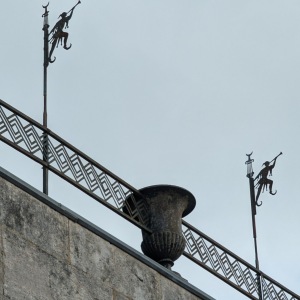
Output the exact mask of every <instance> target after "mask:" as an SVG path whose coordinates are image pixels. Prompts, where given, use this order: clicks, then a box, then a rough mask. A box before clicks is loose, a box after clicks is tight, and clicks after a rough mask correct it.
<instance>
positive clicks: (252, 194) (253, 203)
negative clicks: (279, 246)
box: [246, 153, 263, 300]
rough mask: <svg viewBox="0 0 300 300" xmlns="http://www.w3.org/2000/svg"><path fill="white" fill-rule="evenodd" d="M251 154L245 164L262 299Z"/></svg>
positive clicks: (260, 288) (261, 296) (261, 298)
mask: <svg viewBox="0 0 300 300" xmlns="http://www.w3.org/2000/svg"><path fill="white" fill-rule="evenodd" d="M251 155H252V153H251V154H247V156H248V160H247V161H246V165H247V177H248V178H249V188H250V201H251V216H252V230H253V240H254V251H255V267H256V269H257V271H258V272H257V286H258V297H259V300H263V291H262V286H261V274H260V270H259V260H258V248H257V234H256V220H255V216H256V202H255V187H254V178H253V175H254V172H253V168H252V162H253V161H254V160H253V159H251Z"/></svg>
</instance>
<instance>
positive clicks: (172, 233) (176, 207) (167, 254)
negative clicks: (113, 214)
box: [124, 185, 196, 269]
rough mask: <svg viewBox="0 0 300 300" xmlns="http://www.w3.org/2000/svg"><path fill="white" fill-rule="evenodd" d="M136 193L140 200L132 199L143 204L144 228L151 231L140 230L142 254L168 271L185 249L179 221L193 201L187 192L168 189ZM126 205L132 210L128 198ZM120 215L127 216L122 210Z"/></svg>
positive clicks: (174, 188) (156, 187)
mask: <svg viewBox="0 0 300 300" xmlns="http://www.w3.org/2000/svg"><path fill="white" fill-rule="evenodd" d="M139 192H140V194H142V195H143V197H141V196H139V195H135V201H136V203H140V201H144V202H145V203H144V204H145V205H144V207H146V208H147V209H146V212H144V214H146V217H145V218H144V219H145V220H146V224H145V225H146V227H147V228H149V229H150V230H151V233H149V232H147V231H145V230H142V235H143V241H142V244H141V248H142V251H143V253H144V254H145V255H147V256H148V257H150V258H152V259H153V260H155V261H157V262H158V263H160V264H161V265H163V266H165V267H166V268H168V269H171V267H172V266H173V265H174V261H175V260H176V259H178V258H179V257H180V256H181V255H182V253H183V251H184V248H185V239H184V237H183V234H182V228H181V219H182V217H184V216H186V215H188V214H189V213H190V212H191V211H192V210H193V209H194V207H195V205H196V200H195V198H194V196H193V195H192V194H191V193H190V192H189V191H187V190H185V189H183V188H180V187H178V186H172V185H155V186H149V187H145V188H143V189H140V190H139ZM126 201H127V206H128V205H130V207H132V203H129V202H130V201H131V200H130V198H128V199H126ZM124 212H125V213H126V212H128V211H127V209H126V208H124Z"/></svg>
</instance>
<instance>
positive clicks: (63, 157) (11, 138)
mask: <svg viewBox="0 0 300 300" xmlns="http://www.w3.org/2000/svg"><path fill="white" fill-rule="evenodd" d="M0 140H1V141H3V142H4V143H6V144H8V145H9V146H11V147H13V148H14V149H16V150H18V151H19V152H21V153H23V154H24V155H26V156H28V157H29V158H31V159H33V160H34V161H36V162H37V163H39V164H41V165H43V166H45V167H47V168H48V169H49V170H50V171H52V172H53V173H55V174H56V175H58V176H60V177H61V178H63V179H64V180H66V181H67V182H69V183H71V184H72V185H74V186H75V187H77V188H78V189H80V190H81V191H83V192H84V193H86V194H87V195H89V196H91V197H92V198H94V199H95V200H96V201H98V202H99V203H101V204H103V205H105V206H106V207H108V208H109V209H111V210H112V211H114V212H115V213H117V214H118V215H120V216H122V217H123V218H125V219H127V220H128V221H130V222H131V223H133V224H135V225H136V226H138V227H139V228H141V229H143V230H146V231H148V232H151V231H150V230H149V229H148V228H147V227H146V224H147V221H148V220H147V217H146V216H147V214H146V210H147V207H146V206H144V204H143V203H144V202H143V201H136V200H135V198H136V197H135V196H137V195H138V196H139V197H142V198H143V195H141V194H140V192H139V191H138V190H137V189H135V188H134V187H132V186H131V185H130V184H128V183H127V182H125V181H124V180H122V179H121V178H119V177H118V176H116V175H115V174H113V173H112V172H110V171H109V170H107V169H106V168H104V167H103V166H102V165H100V164H99V163H97V162H96V161H94V160H93V159H91V158H90V157H88V156H87V155H86V154H84V153H83V152H81V151H80V150H78V149H76V148H75V147H74V146H72V145H71V144H69V143H68V142H66V141H65V140H63V139H62V138H60V137H59V136H58V135H56V134H55V133H53V132H52V131H51V130H49V129H48V128H45V127H44V126H42V125H41V124H39V123H38V122H36V121H34V120H33V119H31V118H29V117H28V116H26V115H25V114H23V113H22V112H20V111H18V110H17V109H15V108H13V107H12V106H10V105H9V104H7V103H5V102H4V101H2V100H0ZM45 157H46V158H47V159H45ZM128 197H130V200H131V201H125V199H127V198H128ZM129 203H130V205H129ZM124 207H126V213H124V212H123V210H124ZM182 227H183V235H184V238H185V240H186V248H185V252H184V255H185V256H186V257H187V258H188V259H190V260H191V261H192V262H194V263H196V264H198V265H199V266H201V267H202V268H204V269H205V270H207V271H209V272H210V273H212V274H213V275H215V276H216V277H218V278H219V279H221V280H223V281H224V282H225V283H227V284H229V285H230V286H231V287H233V288H235V289H236V290H238V291H239V292H241V293H242V294H244V295H245V296H247V297H248V298H250V299H260V296H259V294H260V293H259V291H260V285H259V282H261V290H262V294H263V297H262V299H264V300H296V299H297V300H300V296H299V295H296V294H295V293H294V292H292V291H290V290H289V289H287V288H286V287H284V286H283V285H281V284H280V283H278V282H276V281H275V280H274V279H272V278H271V277H269V276H267V275H266V274H264V273H263V272H261V271H260V270H258V269H256V268H255V267H253V266H252V265H251V264H249V263H247V262H246V261H245V260H243V259H242V258H240V257H239V256H237V255H236V254H234V253H233V252H231V251H230V250H228V249H226V248H225V247H223V246H222V245H220V244H219V243H218V242H216V241H214V240H213V239H211V238H210V237H208V236H207V235H205V234H204V233H202V232H201V231H199V230H198V229H196V228H195V227H193V226H192V225H190V224H189V223H187V222H185V221H182ZM258 278H260V281H258Z"/></svg>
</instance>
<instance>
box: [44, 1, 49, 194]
mask: <svg viewBox="0 0 300 300" xmlns="http://www.w3.org/2000/svg"><path fill="white" fill-rule="evenodd" d="M47 6H48V5H47ZM47 6H46V7H45V14H44V15H43V16H44V26H43V31H44V74H43V75H44V76H43V96H44V113H43V126H44V127H45V128H47V121H48V120H47V69H48V65H49V24H48V11H47ZM43 160H44V161H45V162H46V163H47V164H48V134H47V133H46V132H44V139H43ZM48 176H49V171H48V168H47V167H46V166H43V193H44V194H46V195H48Z"/></svg>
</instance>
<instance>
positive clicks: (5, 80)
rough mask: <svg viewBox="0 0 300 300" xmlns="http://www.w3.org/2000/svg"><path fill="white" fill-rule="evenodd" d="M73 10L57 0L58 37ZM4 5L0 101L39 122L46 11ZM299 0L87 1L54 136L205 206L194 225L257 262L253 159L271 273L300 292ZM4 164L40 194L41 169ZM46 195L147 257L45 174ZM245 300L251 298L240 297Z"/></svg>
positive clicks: (62, 64)
mask: <svg viewBox="0 0 300 300" xmlns="http://www.w3.org/2000/svg"><path fill="white" fill-rule="evenodd" d="M76 2H77V1H76V0H64V1H59V0H52V1H51V3H50V6H49V11H50V15H49V22H50V25H51V26H53V25H54V24H55V22H57V20H58V19H57V18H58V16H59V15H60V14H61V13H62V12H63V11H68V10H69V9H70V8H71V7H72V6H74V5H75V4H76ZM45 4H47V1H37V0H31V1H24V0H14V1H3V4H2V7H1V11H0V20H1V21H0V22H1V27H0V33H1V47H0V66H1V71H0V98H1V99H2V100H4V101H6V102H8V103H9V104H11V105H12V106H14V107H16V108H17V109H19V110H21V111H22V112H24V113H25V114H27V115H29V116H30V117H32V118H33V119H35V120H37V121H39V122H42V110H43V91H42V79H43V77H42V74H43V73H42V70H43V69H42V64H43V31H42V21H43V20H42V18H41V15H42V14H43V9H42V5H45ZM299 16H300V1H296V0H285V1H283V0H252V1H247V0H197V1H196V0H189V1H179V0H151V1H145V0H139V1H137V0H109V1H108V0H103V1H99V0H97V1H96V0H89V1H88V0H82V4H81V5H79V6H78V7H77V8H76V10H75V12H74V15H73V18H72V19H71V21H70V23H69V29H68V32H69V34H70V36H69V42H71V43H72V44H73V46H72V48H71V49H70V50H69V51H65V50H64V49H63V48H61V47H60V48H58V49H57V50H55V56H56V57H57V60H56V62H55V63H54V64H52V65H50V67H49V71H48V76H49V80H48V101H49V102H48V127H49V128H50V129H51V130H52V131H54V132H55V133H57V134H58V135H60V136H61V137H63V138H64V139H66V140H67V141H69V142H70V143H71V144H73V145H74V146H75V147H77V148H79V149H80V150H82V151H83V152H85V153H86V154H87V155H89V156H91V157H92V158H93V159H95V160H96V161H98V162H99V163H101V164H102V165H104V166H105V167H107V168H108V169H110V170H111V171H112V172H114V173H116V174H117V175H118V176H120V177H121V178H123V179H124V180H126V181H127V182H129V183H130V184H131V185H133V186H134V187H136V188H142V187H145V186H149V185H153V184H164V183H165V184H173V185H179V186H182V187H183V188H186V189H188V190H189V191H190V192H192V193H193V195H194V196H195V197H196V200H197V205H196V208H195V210H194V211H193V212H192V213H191V214H190V215H189V216H187V217H186V220H187V221H188V222H190V223H191V224H192V225H194V226H195V227H197V228H199V229H200V230H201V231H203V232H205V233H206V234H208V235H209V236H211V237H212V238H214V239H215V240H217V241H218V242H220V243H221V244H223V245H224V246H226V247H227V248H229V249H230V250H232V251H233V252H235V253H236V254H238V255H239V256H241V257H242V258H244V259H245V260H247V261H249V262H250V263H252V264H254V249H253V239H252V227H251V214H250V200H249V189H248V181H247V178H246V176H245V175H246V166H245V161H246V159H247V157H246V155H245V154H246V153H249V152H251V151H254V153H253V158H254V159H255V162H254V171H255V173H256V174H257V173H258V172H259V171H260V168H261V165H262V163H263V162H265V161H266V160H271V159H272V158H274V157H275V156H276V155H277V154H279V152H280V151H282V152H283V155H282V156H280V158H279V159H278V162H277V165H276V168H275V169H274V172H273V178H272V179H273V180H274V189H277V191H278V193H277V194H276V196H270V195H269V194H267V193H264V194H262V196H261V200H263V205H262V206H261V207H260V208H259V209H258V215H257V231H258V249H259V258H260V266H261V269H262V271H263V272H265V273H267V274H268V275H269V276H271V277H273V278H274V279H276V280H277V281H279V282H280V283H282V284H283V285H285V286H286V287H288V288H289V289H291V290H293V291H294V292H296V293H298V294H300V288H299V280H300V260H299V246H300V236H299V228H300V218H299V212H300V201H299V187H300V175H299V169H300V159H299V155H300V142H299V125H300V120H299V111H300V110H299V109H300V104H299V98H300V85H299V80H300V71H299V70H300V68H299V66H300V17H299ZM0 151H1V157H0V164H1V166H2V167H4V168H6V169H7V170H8V171H10V172H12V173H14V174H15V175H17V176H18V177H20V178H22V179H24V180H26V181H27V182H29V183H30V184H32V185H34V186H35V187H37V188H39V189H41V186H42V171H41V167H40V166H39V165H37V164H35V163H34V162H31V161H30V160H29V159H28V158H26V157H23V156H22V155H21V154H19V153H17V152H16V151H15V150H13V149H10V148H9V147H8V146H6V145H4V144H3V143H0ZM49 195H50V196H51V197H52V198H54V199H55V200H56V201H58V202H61V203H63V204H65V205H66V206H68V207H69V208H71V209H73V210H75V211H76V212H78V213H80V214H81V215H83V216H84V217H86V218H88V219H89V220H91V221H92V222H94V223H95V224H96V225H98V226H100V227H102V228H103V229H105V230H107V231H109V232H110V233H112V234H114V235H115V236H117V237H118V238H121V239H122V240H123V241H125V242H126V243H128V244H129V245H131V246H134V247H135V248H137V249H139V245H140V242H141V234H140V232H139V230H138V229H137V228H135V227H134V226H132V225H130V224H127V222H125V221H122V220H120V219H121V218H120V217H115V216H114V215H113V213H110V212H108V211H107V210H106V209H105V208H104V207H102V206H101V205H100V204H98V203H96V202H95V201H93V200H92V199H90V198H88V197H87V196H86V195H84V194H83V193H81V192H78V191H76V190H75V188H73V187H70V186H69V185H68V184H67V183H65V182H63V181H62V180H61V179H59V178H57V177H56V176H55V175H52V174H51V175H50V187H49ZM174 270H176V271H178V272H179V273H181V274H182V276H183V277H185V278H186V279H188V280H189V282H190V283H192V284H194V285H195V286H197V287H198V288H200V289H202V290H203V291H205V292H206V293H208V294H210V295H211V296H213V297H215V298H216V299H233V300H235V299H237V300H238V299H244V298H245V297H244V296H242V295H241V294H240V293H238V292H236V291H235V290H233V289H232V288H230V287H228V286H227V285H226V284H224V283H223V282H221V281H220V280H219V279H216V278H214V277H213V276H212V275H210V274H209V273H208V272H206V271H203V270H202V269H201V268H200V267H198V266H195V265H194V264H193V263H192V262H190V261H187V260H186V259H185V258H180V259H179V260H178V261H177V262H176V264H175V267H174ZM245 299H246V298H245Z"/></svg>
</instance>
